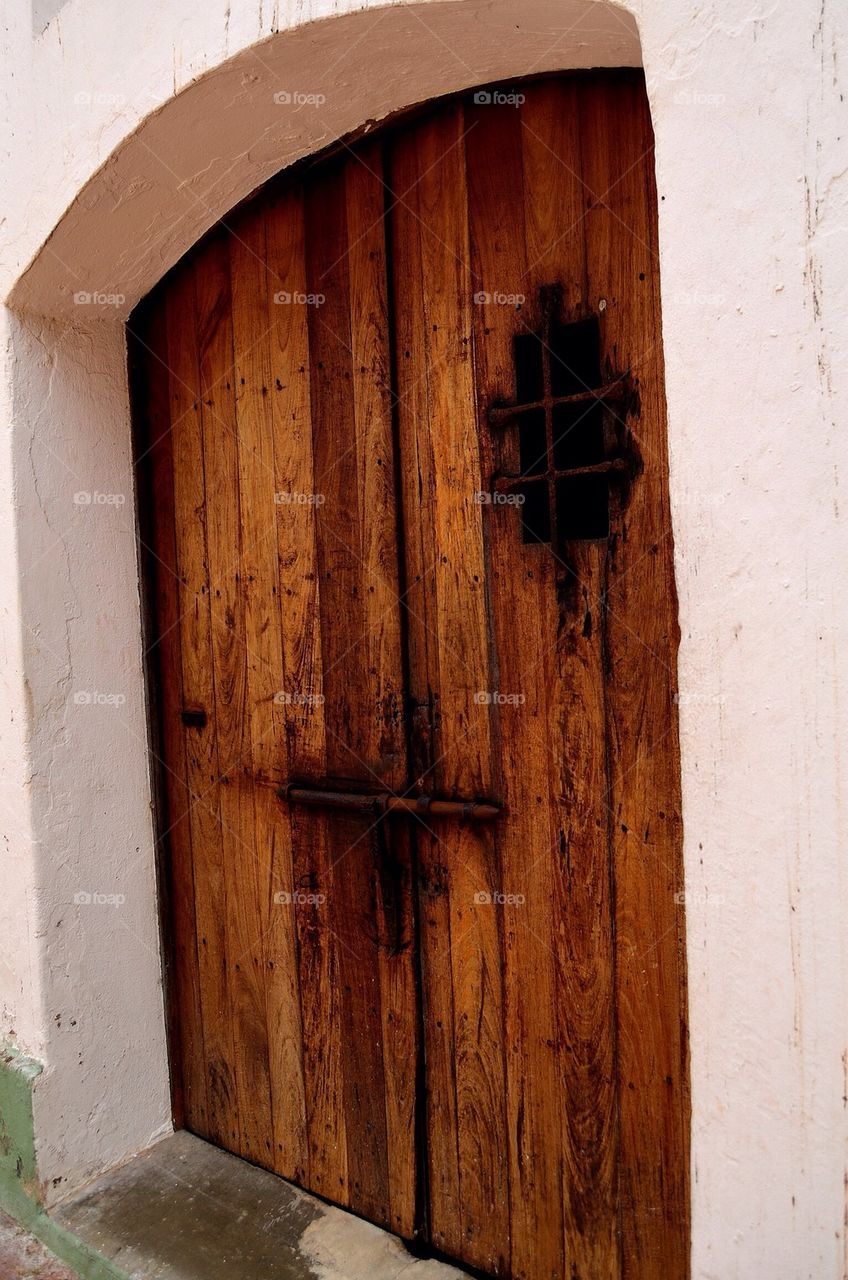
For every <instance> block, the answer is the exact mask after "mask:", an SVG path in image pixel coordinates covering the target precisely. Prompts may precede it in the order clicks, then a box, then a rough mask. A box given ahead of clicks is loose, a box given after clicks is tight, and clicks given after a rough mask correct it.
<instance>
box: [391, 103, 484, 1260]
mask: <svg viewBox="0 0 848 1280" xmlns="http://www.w3.org/2000/svg"><path fill="white" fill-rule="evenodd" d="M406 147H415V149H416V151H417V163H418V175H417V185H416V188H415V193H416V197H417V209H416V213H415V215H413V213H412V211H411V209H410V206H409V203H408V198H407V197H404V199H403V200H401V201H400V202H399V203H398V205H397V206H396V208H395V211H394V214H393V242H394V243H395V244H396V245H400V244H402V243H403V241H404V240H405V239H406V238H407V237H417V238H418V239H419V241H420V249H419V252H420V258H421V276H420V281H421V284H420V293H418V294H417V296H416V294H415V293H414V292H412V291H411V288H410V283H411V282H407V281H406V280H403V281H401V280H396V296H398V297H402V298H403V304H404V306H405V307H409V308H411V309H418V310H419V311H420V313H421V315H420V317H419V319H418V321H417V326H418V332H419V334H420V335H421V337H422V338H423V348H422V349H421V350H420V351H419V352H418V353H417V356H418V359H417V361H413V362H410V364H411V366H412V367H411V368H410V367H409V365H407V364H406V363H405V362H404V361H401V362H400V365H399V368H400V371H401V380H400V381H399V386H398V394H399V427H400V448H401V451H402V453H404V452H406V451H407V449H410V450H411V449H413V448H414V446H413V444H412V441H413V437H414V435H415V433H416V432H421V433H423V434H428V435H429V436H430V438H431V440H432V444H431V445H430V459H429V460H430V462H431V465H432V471H431V474H430V477H429V481H430V486H431V487H430V496H431V500H432V504H433V511H432V517H431V519H432V522H433V532H434V538H435V541H434V544H433V545H432V546H431V547H430V548H428V551H429V553H430V556H431V557H432V560H433V564H434V567H433V571H432V575H430V576H427V575H426V569H427V566H426V565H424V564H422V563H421V562H420V561H419V560H417V559H416V558H415V554H414V550H413V553H412V555H411V557H410V559H409V561H408V570H407V576H408V578H409V580H410V581H412V582H415V581H417V580H420V581H421V582H422V583H423V589H424V591H425V592H428V593H429V595H430V600H429V601H428V604H427V606H426V609H427V616H428V623H429V626H430V627H431V629H432V631H433V645H432V650H431V652H432V654H433V656H434V658H435V661H433V662H432V665H431V668H430V671H428V680H429V683H430V685H431V688H432V691H433V693H432V696H433V699H434V701H437V705H438V711H437V713H436V715H437V720H436V723H437V725H438V728H437V730H436V733H435V735H434V750H435V754H434V763H433V766H432V768H431V771H430V774H429V777H428V779H427V782H428V789H430V788H432V789H433V790H434V791H439V792H444V793H446V794H453V795H463V796H473V795H482V794H487V793H489V794H490V793H491V791H492V788H493V786H494V785H495V780H494V778H493V776H492V761H491V750H492V746H491V738H490V723H489V714H488V709H487V708H486V706H485V704H484V703H482V702H481V701H480V699H479V698H475V694H479V693H480V692H481V691H486V690H489V689H491V687H492V673H491V666H490V654H489V640H488V627H487V616H486V602H485V564H484V554H483V542H482V526H481V519H480V508H479V505H478V504H476V503H475V502H474V501H473V497H474V494H475V493H476V492H478V491H479V490H480V488H481V483H482V481H481V473H480V458H479V448H478V443H477V431H476V422H475V416H474V411H473V406H474V386H473V375H472V368H471V306H472V300H471V272H470V267H469V249H468V229H467V207H466V199H467V198H466V179H465V156H464V140H463V120H462V113H461V110H460V109H459V108H456V107H453V108H450V109H448V110H447V111H445V112H443V113H442V114H440V115H439V117H438V118H436V119H434V120H433V121H432V122H429V123H427V124H425V125H423V126H421V127H419V128H418V129H416V130H414V131H411V132H410V134H409V135H408V136H407V137H405V138H404V139H403V140H402V141H401V143H400V148H401V149H403V148H406ZM416 364H417V366H418V369H419V370H420V369H421V368H422V367H423V368H426V370H427V404H426V414H425V416H424V418H423V419H421V420H418V421H412V420H411V419H410V416H409V412H408V406H407V403H406V400H405V395H406V392H407V391H408V390H409V389H410V384H409V380H408V379H409V377H410V376H411V377H412V378H413V379H414V378H415V377H416V376H417V370H416V368H415V365H416ZM404 374H406V375H407V378H406V380H405V379H404V377H403V375H404ZM419 449H420V446H419ZM410 481H411V483H410ZM420 502H421V494H420V490H418V488H417V484H416V482H415V478H414V477H412V476H410V475H409V473H408V471H407V484H406V490H405V503H406V509H407V510H409V511H412V510H415V509H416V506H417V505H418V504H420ZM409 625H410V630H413V629H414V628H415V627H417V626H419V625H421V623H420V620H419V618H418V617H417V615H415V614H413V613H412V612H410V618H409ZM417 644H418V649H419V651H420V649H421V647H422V646H421V644H420V642H417ZM443 842H444V843H443ZM420 858H421V868H422V875H423V878H424V883H425V885H427V887H428V892H427V894H426V897H425V901H424V903H423V915H424V918H425V919H426V920H430V919H438V916H437V915H435V916H434V915H433V913H432V908H433V903H432V899H433V898H434V897H438V896H440V895H442V894H444V895H445V896H446V900H447V905H448V910H449V913H450V915H449V923H448V930H447V931H445V930H444V928H442V931H441V936H438V937H434V936H433V930H432V927H429V928H425V929H424V931H423V940H424V947H425V954H424V956H423V957H422V969H423V974H424V982H425V989H426V993H427V995H426V999H427V1001H428V1005H429V1008H430V1009H433V1008H434V1006H435V1007H438V1005H439V1003H440V1002H443V1000H444V997H443V995H441V994H440V993H439V992H438V991H436V990H435V989H434V987H435V986H436V984H438V983H439V981H440V979H441V974H440V966H441V963H442V957H441V956H440V954H439V953H440V951H441V950H442V949H449V974H450V984H451V988H452V1004H453V1009H452V1027H451V1030H452V1040H453V1045H452V1051H451V1049H450V1048H449V1047H448V1044H447V1043H445V1039H446V1037H445V1028H444V1019H443V1018H440V1017H438V1016H437V1017H436V1018H435V1019H433V1017H432V1014H431V1015H430V1016H429V1017H428V1018H427V1023H426V1026H425V1034H426V1036H427V1038H428V1039H427V1059H428V1074H429V1078H430V1079H431V1080H432V1079H433V1077H434V1073H435V1072H436V1071H438V1070H440V1069H441V1071H442V1072H443V1073H444V1077H443V1079H442V1080H440V1081H439V1082H438V1083H435V1082H434V1084H433V1087H434V1089H435V1090H436V1091H437V1093H438V1095H439V1096H444V1095H446V1094H448V1093H449V1091H450V1088H451V1075H452V1076H453V1087H454V1090H455V1097H456V1101H455V1125H456V1129H455V1134H454V1133H451V1132H450V1131H449V1130H448V1131H446V1125H447V1124H448V1123H449V1120H450V1119H452V1118H453V1117H452V1116H451V1113H450V1112H448V1115H447V1116H445V1115H443V1114H441V1113H438V1114H437V1113H436V1111H435V1110H434V1108H433V1106H432V1103H431V1105H430V1107H429V1114H428V1122H427V1132H428V1140H429V1141H430V1142H431V1144H432V1147H431V1161H430V1164H431V1172H430V1188H431V1198H432V1204H431V1211H432V1221H433V1235H434V1239H435V1241H436V1243H437V1244H438V1245H439V1247H440V1248H443V1249H445V1250H446V1251H447V1252H450V1253H452V1254H454V1255H455V1256H456V1257H458V1258H460V1259H461V1260H463V1261H467V1262H470V1263H472V1264H473V1265H475V1266H480V1267H486V1268H490V1269H493V1270H495V1271H502V1270H503V1269H504V1267H505V1264H506V1257H507V1254H508V1230H505V1223H506V1221H507V1220H508V1213H509V1199H508V1186H507V1179H508V1169H507V1154H506V1135H505V1119H506V1117H505V1087H504V1086H505V1080H504V1058H503V1037H502V1020H503V992H502V953H501V938H500V930H499V922H498V915H497V912H496V911H494V910H493V909H492V906H491V905H490V904H487V903H486V902H485V901H484V900H483V896H484V895H485V894H487V893H491V892H492V891H493V890H497V888H498V886H499V884H500V870H499V868H498V866H497V855H496V849H495V842H494V834H493V833H492V832H491V831H482V830H479V829H476V828H472V827H471V826H470V825H468V826H463V825H459V826H456V827H452V828H451V830H450V833H449V834H447V833H446V834H445V835H444V836H442V834H441V833H436V832H432V834H429V835H426V834H425V835H424V836H423V837H422V838H421V843H420ZM445 1012H447V1011H446V1010H445ZM451 1056H452V1057H453V1062H452V1063H451V1061H450V1058H451ZM448 1144H453V1145H455V1149H456V1165H457V1167H458V1188H457V1192H458V1199H448V1195H450V1192H451V1187H450V1184H449V1183H447V1182H446V1181H444V1180H443V1177H442V1176H441V1175H442V1172H443V1171H442V1167H441V1164H440V1157H441V1155H442V1152H443V1151H444V1148H445V1147H446V1146H447V1145H448ZM451 1164H452V1161H450V1162H449V1164H448V1168H450V1166H451Z"/></svg>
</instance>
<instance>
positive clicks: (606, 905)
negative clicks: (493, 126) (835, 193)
mask: <svg viewBox="0 0 848 1280" xmlns="http://www.w3.org/2000/svg"><path fill="white" fill-rule="evenodd" d="M577 85H578V80H577V78H571V79H566V80H561V81H553V82H549V83H547V84H542V85H538V86H532V85H531V86H528V91H527V101H526V103H525V104H524V105H523V107H522V108H521V129H522V143H523V170H524V182H525V207H526V209H527V233H528V234H527V256H528V269H527V275H526V277H525V279H526V285H527V290H528V294H529V295H530V296H531V297H534V296H537V295H538V291H539V290H540V289H541V288H542V287H543V286H544V285H548V284H551V283H553V282H558V283H559V284H561V286H562V290H563V299H562V309H563V310H562V316H561V319H562V320H564V321H569V320H577V319H581V318H583V317H584V316H585V315H586V314H588V313H591V312H592V311H594V305H593V299H592V298H591V297H590V296H589V293H588V282H587V277H586V250H585V242H584V236H585V220H584V217H583V214H584V191H583V186H582V182H581V174H580V170H581V139H580V129H579V116H578V97H577V94H578V88H577ZM548 355H549V358H550V359H551V361H552V362H553V363H556V359H555V356H554V354H553V352H549V353H548ZM580 429H581V424H580V422H578V423H577V425H576V426H574V427H572V428H571V430H574V431H579V430H580ZM546 550H547V549H546ZM548 556H549V561H548V563H549V566H550V580H549V582H548V583H547V586H546V592H545V595H546V610H547V611H551V612H550V613H549V614H548V616H549V618H550V622H549V627H550V631H549V635H550V637H551V644H550V645H549V646H548V647H547V648H546V654H545V658H544V660H543V663H542V667H541V668H540V670H544V671H545V686H546V689H547V691H548V693H547V705H548V734H549V738H548V750H547V759H548V762H549V778H550V783H549V786H550V793H549V794H550V796H551V798H552V800H553V803H554V808H553V811H552V818H553V824H552V828H553V829H552V833H551V834H552V846H551V854H552V859H551V873H552V875H551V883H552V884H553V885H554V886H556V889H557V893H556V896H555V897H554V900H553V902H552V907H553V930H554V939H555V952H556V957H557V970H558V975H557V990H558V999H557V1010H558V1022H559V1042H560V1043H561V1045H562V1046H563V1048H562V1050H561V1062H560V1072H561V1079H562V1085H563V1099H562V1116H563V1132H562V1144H563V1145H562V1150H563V1186H562V1193H563V1204H564V1219H565V1231H566V1263H567V1267H568V1270H569V1272H570V1273H576V1274H577V1275H587V1276H589V1275H595V1274H598V1275H604V1276H609V1277H611V1278H613V1277H616V1276H618V1275H619V1274H620V1256H619V1234H618V1219H617V1199H618V1188H617V1165H618V1089H617V1080H616V1061H615V1054H616V1014H615V1001H614V991H615V972H614V944H613V935H614V921H613V916H612V894H613V886H612V869H611V865H610V844H609V841H610V824H611V815H610V809H609V794H608V792H609V777H608V766H607V743H606V725H605V679H606V672H605V638H606V619H605V593H606V561H607V545H606V542H605V541H574V542H570V543H569V544H568V545H567V546H566V547H564V548H560V549H558V550H557V551H554V552H553V554H552V553H551V552H550V551H548Z"/></svg>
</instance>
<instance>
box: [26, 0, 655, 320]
mask: <svg viewBox="0 0 848 1280" xmlns="http://www.w3.org/2000/svg"><path fill="white" fill-rule="evenodd" d="M641 63H642V57H641V49H640V42H639V34H638V30H637V26H636V22H635V19H634V18H633V16H632V14H630V13H628V12H627V10H626V9H624V8H622V7H620V6H619V5H617V4H614V3H610V2H608V0H521V4H520V5H517V4H516V3H515V0H422V2H419V3H410V4H406V3H402V4H397V3H395V4H387V5H380V6H377V7H374V6H370V7H368V8H367V9H360V10H358V11H357V12H354V13H349V14H346V15H343V16H336V17H332V18H325V19H322V20H319V21H313V22H309V23H308V24H306V25H302V26H299V27H295V28H292V29H289V30H287V31H283V32H280V33H278V34H276V35H274V36H272V37H271V38H270V39H268V40H265V41H264V42H262V43H261V44H257V45H252V46H251V47H249V48H248V49H245V50H244V51H242V52H241V53H239V54H236V55H235V56H234V57H232V58H231V59H229V60H228V61H227V62H225V63H222V64H220V65H219V66H218V67H216V68H215V69H214V70H211V71H209V72H208V73H207V74H206V75H204V76H202V77H201V78H200V79H198V80H195V81H194V82H193V83H192V84H191V85H189V86H188V87H187V88H186V89H184V90H183V91H182V92H180V93H178V94H177V95H176V96H175V97H173V98H170V99H168V101H167V102H165V103H164V105H162V106H161V107H160V108H159V109H158V110H156V111H154V112H153V113H152V114H151V115H149V116H148V117H147V118H146V119H145V120H144V121H143V122H142V123H141V124H140V126H139V127H138V128H137V129H136V130H135V131H134V132H133V133H132V134H131V135H129V136H128V137H127V138H126V139H125V140H124V141H123V142H122V143H121V145H120V146H119V147H118V148H117V149H116V150H115V151H114V152H113V153H112V155H111V156H110V157H109V159H108V160H107V161H106V162H105V164H104V165H103V166H102V167H101V168H100V169H99V170H98V171H97V173H95V174H94V176H93V177H92V178H91V180H90V181H89V182H88V183H87V185H86V186H85V187H84V188H83V189H82V191H81V192H80V193H79V195H78V196H77V197H76V199H75V200H74V202H73V203H72V204H71V206H70V207H69V208H68V210H67V211H66V212H65V214H64V215H63V216H62V218H61V220H60V221H59V223H58V224H57V225H56V227H55V228H54V230H53V232H52V233H51V235H50V236H49V238H48V240H47V241H46V243H45V244H44V245H43V246H42V248H41V249H40V250H39V252H38V254H37V255H36V257H35V259H34V260H33V262H32V263H31V264H30V266H29V267H28V268H27V270H26V271H25V272H24V274H23V275H22V276H21V278H20V280H19V281H18V283H17V284H16V286H15V288H14V289H13V291H12V293H11V296H10V298H9V304H10V305H11V306H12V307H14V308H16V309H22V310H26V311H29V312H34V313H37V314H41V315H44V316H56V317H59V316H61V315H69V314H72V313H73V309H74V294H76V293H79V292H87V293H91V294H94V293H96V294H101V295H106V296H108V295H112V296H113V298H114V295H119V296H121V297H122V298H123V302H122V303H121V304H120V305H119V306H118V307H117V308H116V307H115V305H114V301H112V302H111V304H110V305H108V306H104V312H108V313H109V314H110V316H111V319H112V320H115V319H116V318H120V319H123V318H124V317H126V315H128V314H129V312H130V311H131V310H132V308H133V307H134V306H135V304H136V303H137V302H138V301H139V299H141V298H142V297H144V295H145V294H146V293H147V292H149V290H150V289H152V288H153V286H154V285H155V284H156V282H157V281H158V280H159V279H161V277H162V276H163V275H164V273H165V272H166V271H167V270H168V269H169V268H170V267H171V266H173V264H174V263H175V262H177V261H178V260H179V258H180V257H181V256H182V255H183V254H184V253H185V252H186V250H187V249H189V248H190V246H191V245H192V244H194V243H195V241H196V240H198V239H199V237H200V236H201V235H203V233H204V232H205V231H207V230H208V229H209V227H210V226H212V225H213V224H214V223H215V222H217V221H218V220H219V219H220V218H221V217H224V216H225V215H226V213H227V212H228V210H230V209H231V208H233V206H234V205H236V204H237V203H238V202H239V201H240V200H242V199H243V198H244V197H245V196H247V195H249V194H250V192H251V191H253V190H255V189H256V188H257V187H259V186H261V185H262V183H263V182H265V181H266V180H267V179H268V178H270V177H272V176H273V175H274V174H275V173H278V172H279V171H280V170H281V169H284V168H286V167H287V166H288V165H290V164H292V163H293V162H294V161H296V160H298V159H300V158H301V157H303V156H305V155H308V154H310V153H312V152H315V151H318V150H320V149H321V148H322V147H324V146H327V145H328V144H330V143H332V142H333V141H335V140H337V139H338V138H343V137H345V136H346V135H347V134H349V133H351V132H353V131H354V130H356V129H358V128H360V127H361V126H362V125H363V124H365V123H367V122H370V121H375V122H378V121H380V120H382V119H384V118H385V117H386V116H388V115H390V114H391V113H392V112H395V111H398V110H401V109H403V108H405V107H409V106H413V105H415V104H416V103H419V102H423V101H426V100H427V99H430V98H436V97H440V96H442V95H444V94H449V93H454V92H457V91H458V90H462V89H466V88H470V87H472V86H474V85H478V84H486V83H488V82H492V81H496V80H500V79H507V78H510V77H516V78H517V77H520V76H526V75H532V74H537V73H540V72H545V71H557V70H566V69H571V68H580V67H604V66H641ZM285 94H289V95H290V96H291V98H292V100H291V101H289V102H286V101H284V100H283V101H281V100H279V98H280V95H285ZM275 95H277V99H276V100H275ZM298 95H305V97H298ZM310 95H311V96H312V98H313V101H310ZM316 95H320V96H321V97H322V98H323V99H324V101H322V102H321V104H320V107H317V106H315V105H314V98H315V96H316ZM86 310H87V311H88V312H89V315H90V314H91V311H90V308H86Z"/></svg>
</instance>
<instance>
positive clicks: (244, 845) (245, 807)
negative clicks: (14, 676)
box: [196, 236, 273, 1164]
mask: <svg viewBox="0 0 848 1280" xmlns="http://www.w3.org/2000/svg"><path fill="white" fill-rule="evenodd" d="M196 290H197V320H198V353H199V371H200V399H201V420H202V429H203V465H204V473H205V476H206V486H207V502H206V540H207V553H208V558H209V583H210V605H211V619H212V664H213V671H214V695H215V703H214V712H215V714H214V724H215V733H216V738H217V745H218V768H219V776H220V779H221V786H220V815H221V842H222V848H223V859H224V874H225V880H226V891H225V910H226V921H227V950H228V960H229V965H228V977H229V985H230V1001H231V1009H232V1019H233V1055H234V1056H233V1074H234V1077H235V1082H236V1088H237V1091H238V1110H239V1120H240V1129H241V1143H240V1152H241V1154H242V1155H244V1156H245V1157H246V1158H247V1159H249V1160H252V1161H254V1162H255V1163H257V1164H268V1163H271V1161H272V1158H273V1145H272V1134H273V1130H272V1124H271V1101H270V1080H269V1074H268V1031H267V1023H266V1015H265V989H264V965H263V943H262V917H261V912H260V909H259V901H260V899H259V885H258V882H257V868H256V852H257V851H256V838H255V831H254V822H253V785H252V783H251V781H250V778H249V774H248V773H247V770H246V766H248V767H249V765H250V758H251V757H250V721H249V716H248V715H247V673H248V651H247V634H246V625H245V598H244V589H243V575H244V565H243V560H242V557H243V555H244V552H245V550H246V549H247V548H246V546H245V540H244V538H243V534H242V529H241V523H240V519H239V491H240V487H239V442H238V427H239V424H238V423H237V420H236V393H235V385H236V381H237V379H236V372H235V367H234V360H233V316H232V293H231V288H230V262H229V244H228V238H225V237H224V236H218V237H215V238H214V239H212V240H211V241H210V243H209V244H208V246H207V248H206V250H205V252H204V255H203V261H202V264H199V265H198V269H197V272H196ZM243 376H244V375H243V374H242V375H240V376H239V377H238V386H239V388H240V389H241V388H242V387H243V385H244V384H242V381H241V378H242V377H243ZM240 425H241V427H242V430H243V431H244V432H245V433H248V432H249V431H250V430H251V428H255V423H253V422H248V421H246V420H245V417H243V418H242V421H241V424H240ZM251 443H252V442H251V441H250V439H249V436H248V440H247V441H246V448H248V449H249V448H250V444H251Z"/></svg>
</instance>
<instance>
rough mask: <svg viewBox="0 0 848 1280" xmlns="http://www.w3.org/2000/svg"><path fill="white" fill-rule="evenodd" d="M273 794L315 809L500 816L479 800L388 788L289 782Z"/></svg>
mask: <svg viewBox="0 0 848 1280" xmlns="http://www.w3.org/2000/svg"><path fill="white" fill-rule="evenodd" d="M277 796H278V798H279V799H280V800H285V801H287V802H288V803H289V804H305V805H310V806H311V807H313V808H317V809H347V810H355V811H357V812H360V813H373V814H375V815H377V816H382V815H383V814H400V815H401V816H403V815H408V816H417V817H419V818H424V817H431V818H460V819H466V820H468V821H472V822H490V821H491V820H492V819H493V818H497V817H499V816H500V814H501V812H502V809H501V807H500V806H499V805H496V804H490V803H488V802H487V801H480V800H439V799H437V798H435V797H433V796H412V797H407V796H396V795H395V794H394V793H393V792H391V791H376V792H374V791H371V792H367V791H325V790H321V789H320V788H317V787H304V786H301V785H300V784H290V785H289V786H287V787H279V788H278V789H277Z"/></svg>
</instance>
